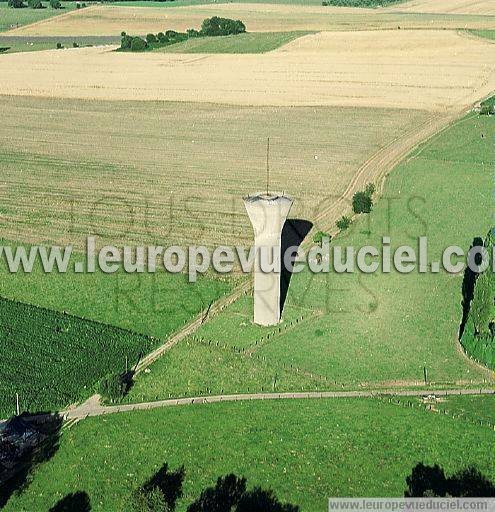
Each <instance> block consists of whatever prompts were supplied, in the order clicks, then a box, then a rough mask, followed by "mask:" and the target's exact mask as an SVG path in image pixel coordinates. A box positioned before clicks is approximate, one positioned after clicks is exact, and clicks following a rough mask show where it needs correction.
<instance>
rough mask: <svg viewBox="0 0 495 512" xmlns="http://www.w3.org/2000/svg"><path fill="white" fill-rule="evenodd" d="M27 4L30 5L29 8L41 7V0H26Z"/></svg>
mask: <svg viewBox="0 0 495 512" xmlns="http://www.w3.org/2000/svg"><path fill="white" fill-rule="evenodd" d="M28 6H29V7H31V9H43V4H42V3H41V0H28Z"/></svg>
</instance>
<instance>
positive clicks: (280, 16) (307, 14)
mask: <svg viewBox="0 0 495 512" xmlns="http://www.w3.org/2000/svg"><path fill="white" fill-rule="evenodd" d="M398 8H399V7H397V9H398ZM211 16H222V17H227V18H235V19H241V20H242V21H243V22H244V23H245V24H246V27H247V30H248V31H249V32H287V31H294V30H313V31H317V30H376V29H397V27H399V26H400V27H401V28H415V29H419V28H423V29H435V28H436V29H441V28H450V29H464V28H471V29H487V28H495V19H494V18H492V17H487V16H482V15H474V14H471V15H457V14H435V13H433V14H423V13H400V12H391V11H382V10H377V9H359V8H341V7H323V6H321V5H320V6H304V5H281V4H270V3H266V4H264V3H252V4H251V3H225V4H208V5H194V6H185V7H167V8H164V7H120V6H107V5H99V6H92V7H89V8H86V9H82V10H80V11H77V12H74V13H72V14H71V15H68V16H63V17H61V18H54V19H52V20H48V21H42V22H40V23H36V24H33V25H30V26H23V27H19V28H18V29H14V30H12V31H10V32H9V33H11V34H12V35H14V34H16V35H31V36H34V35H39V36H48V35H54V36H57V35H58V36H62V35H66V36H83V35H88V36H95V35H118V34H120V32H121V31H122V30H125V31H126V32H128V33H132V34H141V35H146V34H147V33H148V32H154V33H156V32H159V31H165V30H169V29H171V30H177V31H184V30H186V29H188V28H199V27H200V26H201V22H202V21H203V20H204V19H205V18H209V17H211Z"/></svg>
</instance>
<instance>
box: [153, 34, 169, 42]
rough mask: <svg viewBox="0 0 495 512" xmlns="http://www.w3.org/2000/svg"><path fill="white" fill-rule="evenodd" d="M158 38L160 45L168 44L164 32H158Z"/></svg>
mask: <svg viewBox="0 0 495 512" xmlns="http://www.w3.org/2000/svg"><path fill="white" fill-rule="evenodd" d="M156 38H157V39H158V42H160V43H167V42H168V37H167V36H166V35H165V34H164V33H163V32H158V34H156Z"/></svg>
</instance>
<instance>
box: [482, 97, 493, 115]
mask: <svg viewBox="0 0 495 512" xmlns="http://www.w3.org/2000/svg"><path fill="white" fill-rule="evenodd" d="M480 114H481V115H484V116H490V115H494V114H495V96H492V97H491V98H488V99H487V100H485V101H482V102H481V104H480Z"/></svg>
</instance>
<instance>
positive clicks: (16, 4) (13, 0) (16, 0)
mask: <svg viewBox="0 0 495 512" xmlns="http://www.w3.org/2000/svg"><path fill="white" fill-rule="evenodd" d="M8 6H9V7H13V8H14V9H22V8H23V7H26V6H25V5H24V2H23V1H22V0H9V2H8Z"/></svg>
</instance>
